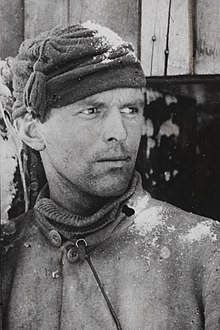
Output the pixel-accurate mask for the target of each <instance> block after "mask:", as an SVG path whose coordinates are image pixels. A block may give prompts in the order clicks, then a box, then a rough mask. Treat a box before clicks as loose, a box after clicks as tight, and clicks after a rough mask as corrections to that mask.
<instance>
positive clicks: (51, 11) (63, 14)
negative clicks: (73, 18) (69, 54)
mask: <svg viewBox="0 0 220 330" xmlns="http://www.w3.org/2000/svg"><path fill="white" fill-rule="evenodd" d="M67 22H68V0H46V1H45V0H25V28H24V31H25V32H24V34H25V38H32V37H35V36H36V35H37V34H39V33H41V32H43V31H47V30H50V29H52V28H53V27H55V26H58V25H64V26H66V25H67Z"/></svg>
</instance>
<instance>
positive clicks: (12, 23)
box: [0, 0, 24, 59]
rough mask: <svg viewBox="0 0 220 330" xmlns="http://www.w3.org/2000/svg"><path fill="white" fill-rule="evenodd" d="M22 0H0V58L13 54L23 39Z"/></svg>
mask: <svg viewBox="0 0 220 330" xmlns="http://www.w3.org/2000/svg"><path fill="white" fill-rule="evenodd" d="M22 3H23V1H22V0H1V1H0V58H2V59H4V58H5V57H7V56H15V55H16V54H17V51H18V48H19V46H20V44H21V42H22V41H23V38H24V36H23V22H24V20H23V7H22Z"/></svg>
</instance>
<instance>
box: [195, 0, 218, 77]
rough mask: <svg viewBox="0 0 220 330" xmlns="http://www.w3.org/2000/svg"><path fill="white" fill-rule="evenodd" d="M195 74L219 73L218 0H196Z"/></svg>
mask: <svg viewBox="0 0 220 330" xmlns="http://www.w3.org/2000/svg"><path fill="white" fill-rule="evenodd" d="M196 16H197V21H196V27H197V51H196V62H195V73H196V74H219V73H220V1H219V0H211V1H210V0H197V11H196Z"/></svg>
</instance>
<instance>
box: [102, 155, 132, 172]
mask: <svg viewBox="0 0 220 330" xmlns="http://www.w3.org/2000/svg"><path fill="white" fill-rule="evenodd" d="M130 161H131V157H130V156H111V157H103V158H100V159H98V160H97V163H98V164H100V165H101V166H104V167H105V168H111V169H113V168H114V169H117V168H118V169H121V168H123V167H124V166H125V165H126V164H127V163H128V162H130Z"/></svg>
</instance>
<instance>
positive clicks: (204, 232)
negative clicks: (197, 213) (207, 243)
mask: <svg viewBox="0 0 220 330" xmlns="http://www.w3.org/2000/svg"><path fill="white" fill-rule="evenodd" d="M211 224H212V222H211V221H210V220H206V221H203V222H200V223H197V224H196V226H194V227H192V228H190V230H189V231H188V232H187V233H186V234H185V235H182V236H180V238H181V239H182V240H183V241H185V242H188V243H193V242H194V241H200V240H201V239H203V238H205V237H209V238H210V239H211V240H213V241H217V234H216V233H214V231H212V227H211Z"/></svg>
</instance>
